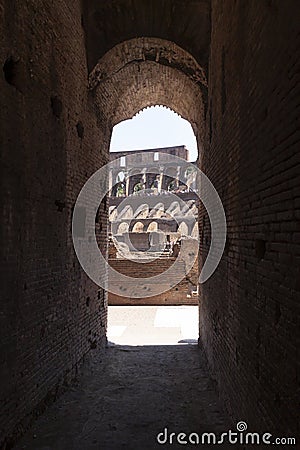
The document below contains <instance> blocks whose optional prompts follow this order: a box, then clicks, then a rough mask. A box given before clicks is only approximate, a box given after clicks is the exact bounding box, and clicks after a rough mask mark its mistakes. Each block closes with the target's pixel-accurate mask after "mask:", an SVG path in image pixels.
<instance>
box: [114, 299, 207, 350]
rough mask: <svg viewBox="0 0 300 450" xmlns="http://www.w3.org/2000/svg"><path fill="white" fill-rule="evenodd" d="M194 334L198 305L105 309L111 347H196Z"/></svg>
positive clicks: (196, 324) (196, 334) (196, 326)
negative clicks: (188, 345)
mask: <svg viewBox="0 0 300 450" xmlns="http://www.w3.org/2000/svg"><path fill="white" fill-rule="evenodd" d="M198 335H199V332H198V306H109V310H108V333H107V338H108V340H109V341H110V342H113V343H115V344H119V345H162V344H164V345H177V344H179V343H181V344H192V343H193V344H197V342H198Z"/></svg>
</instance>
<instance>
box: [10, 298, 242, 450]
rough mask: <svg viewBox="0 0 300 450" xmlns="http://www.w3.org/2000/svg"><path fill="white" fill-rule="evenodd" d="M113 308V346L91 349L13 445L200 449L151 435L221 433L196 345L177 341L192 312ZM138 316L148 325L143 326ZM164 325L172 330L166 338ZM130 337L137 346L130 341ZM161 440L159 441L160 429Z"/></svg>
mask: <svg viewBox="0 0 300 450" xmlns="http://www.w3.org/2000/svg"><path fill="white" fill-rule="evenodd" d="M116 308H118V307H115V308H110V328H109V339H110V340H112V341H113V343H111V344H110V345H109V346H108V347H107V349H106V350H105V351H104V352H100V351H98V350H97V349H95V350H93V351H91V354H90V355H89V357H88V358H87V360H86V362H85V364H84V366H83V368H82V373H81V375H80V376H79V378H78V380H77V382H76V384H75V385H73V386H72V387H71V388H69V389H68V391H67V392H66V393H65V394H64V395H62V396H61V397H60V398H59V399H58V400H57V401H56V403H55V404H53V405H52V406H50V407H49V408H48V409H47V411H46V412H45V413H44V414H43V415H42V416H41V417H39V418H38V420H37V421H36V422H35V424H34V425H33V427H32V429H31V430H29V431H28V432H27V434H26V435H25V436H24V438H23V439H22V440H21V441H20V442H19V444H18V445H17V446H16V447H15V449H16V450H21V449H26V450H118V449H129V450H144V449H146V450H148V449H149V450H151V449H156V448H161V447H163V448H172V449H177V448H182V447H184V448H197V447H200V448H203V449H206V448H212V447H213V445H208V444H204V445H201V444H200V445H192V444H188V445H183V444H178V443H175V442H176V441H175V442H174V443H172V444H170V443H168V444H165V445H162V444H159V443H158V442H157V435H158V433H161V432H163V431H164V429H165V428H167V436H168V442H170V433H172V432H174V433H176V435H177V434H178V433H187V434H189V433H191V432H195V433H197V434H198V435H199V436H200V439H201V433H205V432H215V433H217V434H218V435H219V434H221V433H222V432H226V431H227V430H228V428H229V426H230V422H229V420H228V418H227V416H226V414H225V413H224V411H223V410H222V407H221V405H220V403H219V400H218V395H217V391H216V386H215V383H214V382H213V381H212V380H211V378H210V376H209V373H208V370H207V367H206V362H205V358H204V355H203V353H202V350H201V349H200V348H199V347H198V346H197V345H188V344H187V343H186V342H183V343H178V342H179V341H186V340H190V339H191V340H192V342H194V340H195V339H196V336H195V334H194V331H193V332H192V330H194V328H193V326H192V324H191V330H190V332H189V333H188V330H187V323H188V319H187V317H188V315H189V314H192V309H190V311H189V310H187V311H185V308H186V307H185V308H178V309H177V308H170V307H163V308H169V309H166V310H165V309H161V308H160V307H158V308H153V307H150V308H148V309H147V308H146V309H145V308H144V310H142V309H141V310H138V311H136V310H134V309H133V310H132V311H130V310H129V309H128V308H126V311H125V312H124V311H123V312H122V311H121V310H120V309H119V310H118V309H116ZM136 308H139V307H136ZM189 308H193V307H189ZM176 310H177V312H176ZM194 312H197V311H195V308H194ZM192 315H193V317H194V313H193V314H192ZM126 317H127V319H126ZM139 318H140V319H141V321H142V323H144V324H146V323H147V327H148V328H147V330H145V329H144V328H143V327H142V326H140V324H139ZM147 318H148V319H147ZM129 319H130V320H131V321H130V322H129ZM171 319H172V320H171ZM193 320H195V321H196V322H197V319H193ZM150 324H152V325H150ZM170 325H174V326H173V327H171V326H170ZM151 326H152V332H153V335H152V336H151V333H150V328H151ZM114 327H123V328H114ZM124 327H125V328H124ZM164 328H168V329H170V330H171V331H172V333H171V335H172V338H170V336H169V337H168V336H167V334H166V333H165V331H164V332H163V331H162V330H163V329H164ZM138 329H139V331H140V333H139V334H136V331H137V330H138ZM170 330H169V331H170ZM172 340H173V342H172ZM137 341H139V345H134V344H133V342H137ZM125 342H126V343H127V345H125V344H124V343H125ZM155 342H156V343H155ZM129 343H131V345H128V344H129ZM151 343H152V345H151ZM153 343H155V345H153ZM144 344H147V345H144ZM160 439H161V441H162V442H164V440H165V434H163V435H161V436H160ZM171 439H172V440H173V441H174V439H175V437H174V436H173V437H172V438H171ZM200 442H201V441H200ZM217 446H218V447H219V448H233V447H234V448H236V446H233V445H231V446H230V447H227V445H226V446H224V445H217Z"/></svg>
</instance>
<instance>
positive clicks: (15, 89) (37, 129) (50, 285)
mask: <svg viewBox="0 0 300 450" xmlns="http://www.w3.org/2000/svg"><path fill="white" fill-rule="evenodd" d="M79 5H80V2H79V1H75V2H67V1H60V0H55V1H54V2H50V3H49V2H47V1H40V2H36V1H33V0H32V1H28V2H13V3H12V2H8V1H4V0H2V1H0V24H1V25H0V27H1V30H3V34H2V33H1V34H2V46H1V50H0V52H1V53H0V55H1V61H2V67H3V70H2V69H1V76H0V92H1V110H0V114H1V118H0V127H1V144H0V145H1V150H2V155H3V156H2V165H3V168H4V171H3V173H2V176H1V180H2V187H1V195H2V204H3V210H2V217H1V220H2V224H3V233H2V242H1V249H2V252H3V258H2V261H3V262H2V267H1V271H2V274H3V277H4V286H3V298H2V304H1V314H0V321H1V324H0V329H1V340H0V341H1V352H0V355H1V356H0V358H1V373H0V385H1V419H0V429H1V431H0V447H1V444H3V442H4V441H6V443H7V447H6V448H10V444H9V443H11V442H13V440H14V437H15V436H17V434H18V433H19V432H22V430H23V427H24V426H26V424H27V423H28V421H29V420H30V418H31V417H32V412H33V411H34V412H37V411H38V410H40V409H42V407H43V405H44V404H45V403H46V402H47V401H48V400H49V399H50V398H54V397H55V395H56V394H57V392H58V390H59V386H61V385H62V384H63V383H65V382H67V381H68V380H69V379H70V378H72V377H73V376H74V374H75V372H76V366H77V364H78V362H79V361H80V360H81V358H82V357H83V355H84V354H85V353H87V352H88V351H89V350H90V348H91V347H92V348H94V347H95V346H97V345H98V348H99V347H101V346H102V345H103V343H104V340H105V338H104V336H105V327H106V298H105V296H104V294H103V291H101V290H99V289H98V288H97V286H95V285H94V284H93V283H92V282H91V281H89V279H88V278H87V276H86V275H85V273H84V272H83V271H82V270H81V268H80V266H79V263H78V261H77V258H76V256H75V253H74V250H73V245H72V238H71V217H72V208H73V206H74V203H75V200H76V197H77V195H78V193H79V190H80V188H81V186H82V185H83V183H84V182H85V181H86V179H87V178H88V177H89V176H90V175H91V174H92V173H93V172H94V170H95V169H96V168H98V167H100V166H101V164H103V163H104V162H105V161H106V159H105V157H104V155H105V154H108V151H107V149H108V145H109V142H108V141H107V140H105V139H104V134H103V133H102V132H101V130H100V129H99V128H98V126H97V120H96V117H95V114H94V112H93V109H92V107H91V103H90V99H89V96H88V89H87V87H88V81H87V80H88V72H87V68H86V55H85V48H84V34H83V29H82V25H81V11H80V6H79ZM101 141H102V144H103V145H102V147H101V148H99V142H101ZM102 212H103V214H100V217H101V219H100V222H102V224H101V223H99V224H97V229H98V234H99V233H100V236H99V239H100V240H101V241H102V242H103V240H104V239H105V236H106V222H105V214H104V211H102ZM100 229H101V232H100ZM20 423H21V424H22V425H18V424H20Z"/></svg>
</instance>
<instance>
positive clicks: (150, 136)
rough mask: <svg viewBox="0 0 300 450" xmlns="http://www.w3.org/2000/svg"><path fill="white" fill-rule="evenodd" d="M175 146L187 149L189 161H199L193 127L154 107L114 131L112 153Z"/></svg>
mask: <svg viewBox="0 0 300 450" xmlns="http://www.w3.org/2000/svg"><path fill="white" fill-rule="evenodd" d="M175 145H185V146H186V148H187V149H188V150H189V152H190V161H195V160H196V159H197V155H198V150H197V141H196V138H195V135H194V132H193V129H192V126H191V124H190V123H189V122H188V121H187V120H185V119H182V118H181V117H180V116H178V114H176V113H175V112H173V111H171V110H170V109H167V108H164V107H163V106H153V107H151V108H147V109H144V110H143V111H140V112H139V113H138V114H137V115H136V116H135V117H133V118H132V119H129V120H125V121H124V122H121V123H119V124H118V125H116V126H115V127H114V129H113V133H112V138H111V143H110V151H111V152H117V151H122V150H124V151H125V150H143V149H147V148H149V149H150V148H158V147H160V148H161V147H172V146H175Z"/></svg>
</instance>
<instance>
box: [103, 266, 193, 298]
mask: <svg viewBox="0 0 300 450" xmlns="http://www.w3.org/2000/svg"><path fill="white" fill-rule="evenodd" d="M175 260H176V258H174V257H170V258H161V259H157V260H156V261H154V262H145V261H142V262H138V261H137V262H136V261H132V260H128V259H116V258H111V259H110V260H109V264H110V266H111V267H112V268H113V269H115V270H116V271H118V272H120V273H122V274H124V275H127V276H128V277H133V276H134V278H132V282H128V284H127V285H126V286H122V288H123V294H125V293H126V292H127V293H129V292H131V291H132V290H134V288H135V285H136V283H137V281H136V278H148V277H154V276H156V275H160V274H162V273H163V272H165V271H166V270H169V269H170V272H169V275H168V278H167V279H166V280H165V281H166V284H167V283H172V279H173V276H174V275H175V273H174V274H173V273H172V269H171V267H172V265H173V264H174V262H175ZM181 264H182V269H181V270H182V271H184V267H185V263H184V261H182V262H181ZM197 274H198V260H196V261H195V263H194V266H193V268H192V269H191V271H190V272H189V274H188V275H187V276H186V277H185V278H184V279H183V280H182V281H181V282H180V283H179V284H177V285H176V286H174V287H173V288H171V289H167V290H166V292H163V293H162V294H160V295H154V296H152V297H145V298H134V297H131V296H130V295H127V296H125V295H122V296H121V295H117V294H116V293H112V292H109V294H108V303H109V304H110V305H197V304H198V297H193V296H191V297H187V294H189V293H190V292H191V288H192V285H193V284H195V282H196V280H197V278H198V277H197ZM174 279H175V278H174ZM110 285H116V281H115V280H114V279H109V286H110ZM124 287H125V288H126V291H125V290H124Z"/></svg>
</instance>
